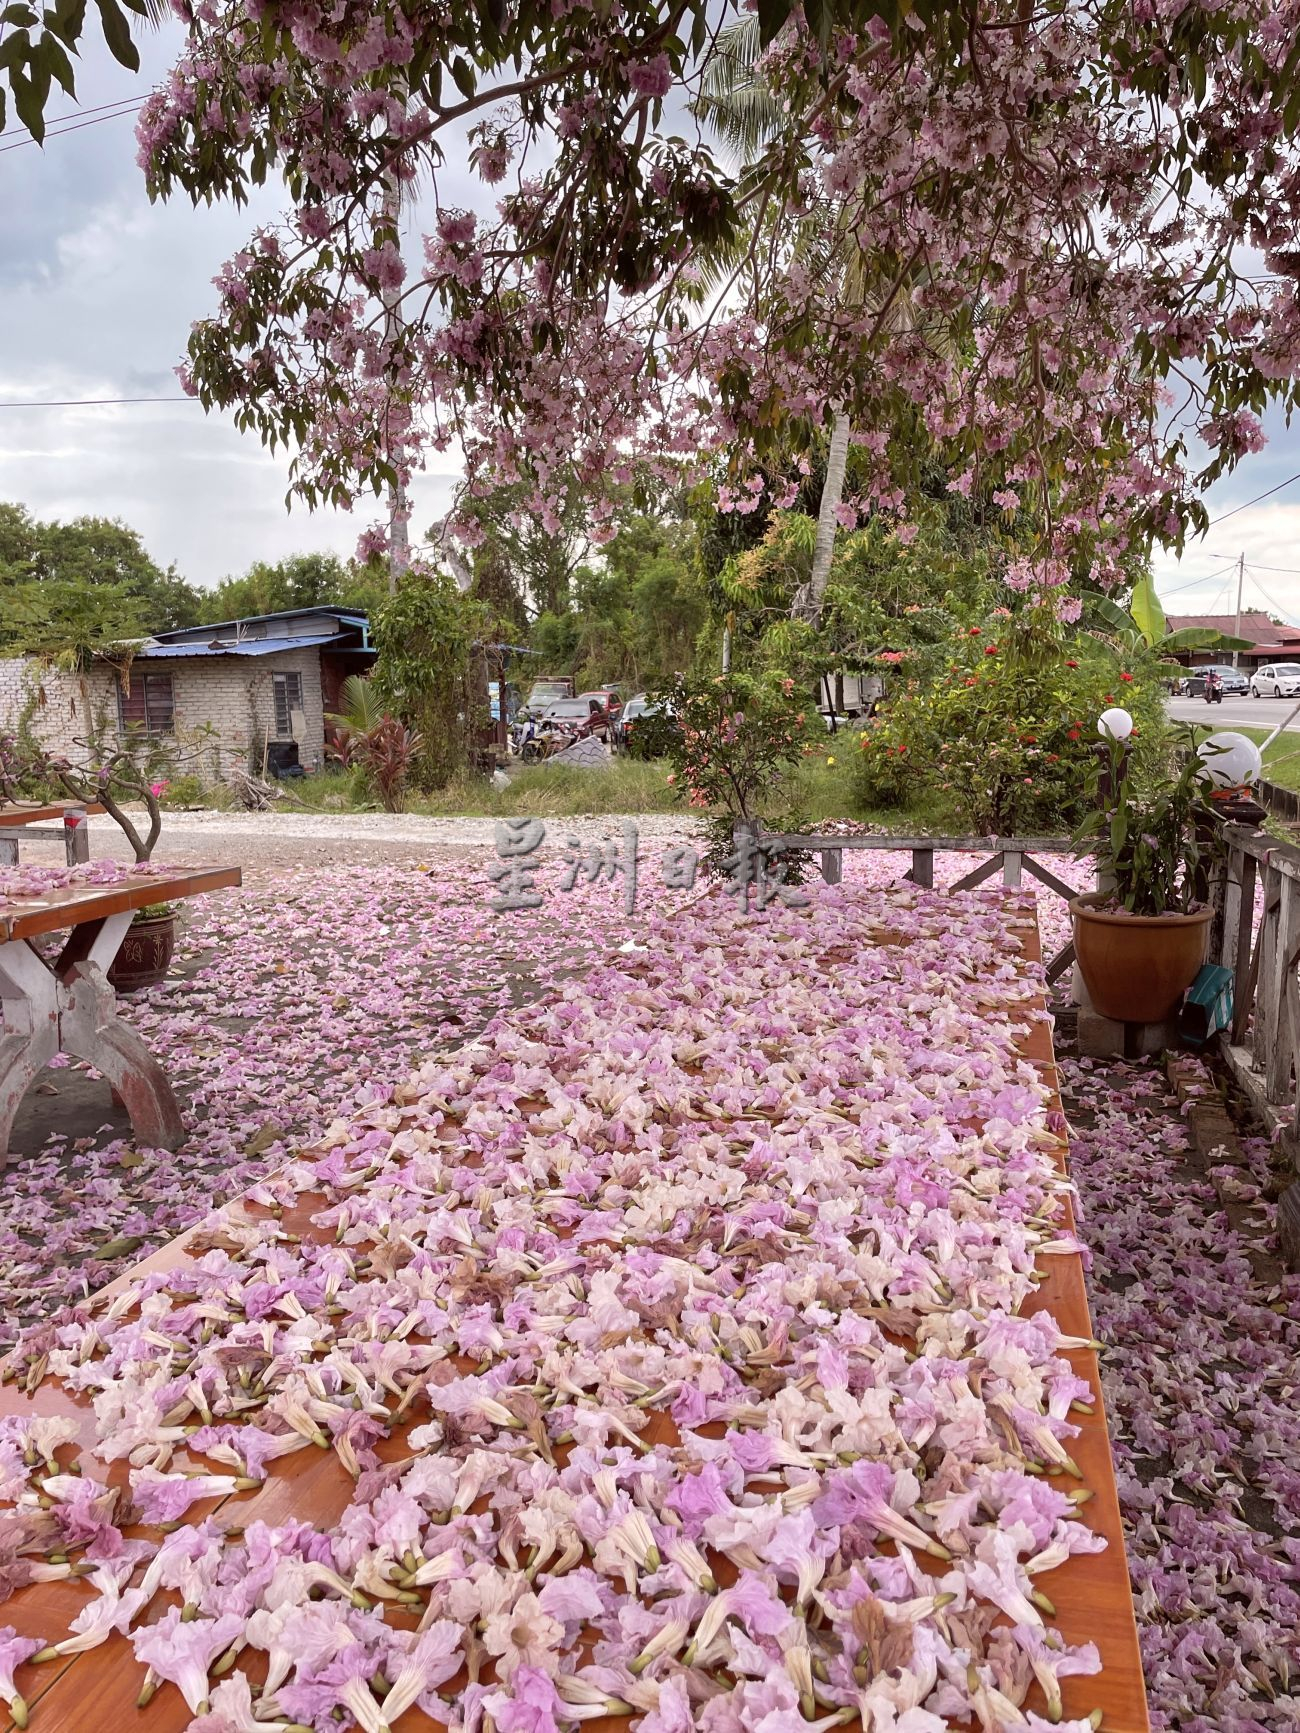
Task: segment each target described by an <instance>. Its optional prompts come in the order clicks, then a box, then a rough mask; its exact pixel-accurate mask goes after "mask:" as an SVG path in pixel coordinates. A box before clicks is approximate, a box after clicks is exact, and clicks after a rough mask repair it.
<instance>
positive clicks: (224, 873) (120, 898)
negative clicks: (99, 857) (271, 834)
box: [0, 867, 240, 941]
mask: <svg viewBox="0 0 1300 1733" xmlns="http://www.w3.org/2000/svg"><path fill="white" fill-rule="evenodd" d="M239 881H240V869H239V868H238V867H176V868H175V869H174V870H170V871H166V872H157V873H138V874H135V875H133V876H131V877H128V878H124V879H121V880H119V881H118V882H117V883H115V884H110V885H93V884H79V885H65V886H64V887H63V888H62V889H60V890H50V891H45V892H44V893H42V895H40V896H39V897H11V898H8V899H6V898H5V897H3V896H0V941H4V940H9V939H35V938H38V937H39V936H40V934H42V933H57V932H59V931H61V930H62V929H63V928H64V927H75V926H80V925H81V924H82V922H83V921H101V920H103V919H105V918H106V916H108V915H122V914H126V913H127V912H128V910H131V909H143V908H147V907H148V906H149V905H150V904H151V903H174V902H179V901H180V900H181V898H182V897H197V896H201V895H202V894H203V892H204V891H224V890H229V889H231V888H232V887H233V886H236V885H238V884H239Z"/></svg>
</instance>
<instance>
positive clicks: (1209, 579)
mask: <svg viewBox="0 0 1300 1733" xmlns="http://www.w3.org/2000/svg"><path fill="white" fill-rule="evenodd" d="M1214 557H1215V559H1218V558H1219V555H1218V554H1216V555H1215V556H1214ZM1236 563H1237V562H1236V560H1233V562H1232V565H1234V566H1235V565H1236ZM1230 569H1231V568H1230V567H1229V566H1220V567H1219V569H1218V571H1217V572H1205V573H1203V574H1202V576H1201V577H1199V578H1190V579H1189V580H1188V582H1187V583H1185V584H1176V585H1175V586H1174V588H1173V589H1172V590H1166V591H1165V592H1164V594H1165V595H1166V596H1178V595H1181V594H1182V592H1183V591H1184V590H1194V589H1195V588H1196V587H1197V585H1198V584H1212V583H1213V582H1214V580H1215V579H1216V578H1221V577H1222V576H1223V574H1224V573H1225V572H1226V571H1229V570H1230ZM1163 599H1164V598H1163V597H1162V598H1161V600H1163Z"/></svg>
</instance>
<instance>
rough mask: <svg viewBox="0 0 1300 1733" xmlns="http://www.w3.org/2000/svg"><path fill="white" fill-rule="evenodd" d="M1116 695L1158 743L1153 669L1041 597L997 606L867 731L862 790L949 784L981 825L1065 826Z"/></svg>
mask: <svg viewBox="0 0 1300 1733" xmlns="http://www.w3.org/2000/svg"><path fill="white" fill-rule="evenodd" d="M1116 703H1119V704H1122V705H1123V706H1124V707H1125V708H1126V709H1129V710H1130V711H1132V713H1133V715H1134V718H1135V721H1136V722H1137V723H1138V741H1139V745H1140V750H1141V751H1142V752H1144V753H1148V752H1151V751H1155V752H1159V750H1160V745H1161V739H1162V736H1163V709H1162V706H1161V703H1160V694H1159V688H1158V683H1157V682H1156V681H1155V680H1154V679H1153V678H1152V677H1151V675H1150V670H1149V669H1147V668H1146V667H1145V666H1143V667H1141V668H1139V670H1138V672H1137V673H1136V674H1134V672H1133V671H1132V670H1131V669H1127V668H1121V667H1118V666H1117V665H1116V664H1115V662H1114V660H1113V658H1112V657H1110V656H1109V655H1108V653H1107V652H1106V651H1105V649H1104V648H1103V647H1101V646H1099V645H1097V644H1096V643H1095V641H1093V640H1091V639H1089V638H1087V637H1085V636H1082V635H1078V634H1071V633H1068V632H1067V631H1066V630H1065V629H1064V628H1062V627H1061V626H1060V625H1059V624H1058V623H1057V622H1056V620H1055V619H1054V617H1053V616H1052V614H1051V613H1050V610H1049V609H1048V608H1046V607H1044V606H1031V605H1024V606H1022V607H1021V608H1020V609H1019V611H1018V612H1015V613H1012V612H1010V611H1009V610H1006V609H1002V610H998V611H997V612H996V613H995V615H993V616H991V617H990V618H989V619H988V620H987V621H986V622H985V623H984V624H982V625H972V626H966V627H963V628H961V629H960V631H959V632H958V634H957V635H956V637H955V638H954V639H953V641H952V644H951V655H950V658H949V660H948V663H947V666H946V668H945V669H944V670H943V671H942V672H940V673H939V674H938V675H937V676H935V677H934V678H933V679H930V680H928V681H924V682H921V681H911V682H909V683H908V684H907V685H906V686H904V687H903V689H902V690H901V691H900V692H899V693H898V694H897V695H896V696H895V697H894V698H893V700H892V701H891V702H890V703H889V705H888V706H887V708H886V709H885V710H884V711H883V713H882V715H881V716H880V718H879V720H878V721H876V722H875V723H873V725H872V726H871V727H869V728H868V729H866V730H865V731H864V733H863V735H862V739H861V742H860V744H859V747H858V749H857V750H858V762H857V765H856V767H855V773H854V779H853V782H854V792H855V795H856V797H857V799H858V800H859V801H860V802H861V803H862V804H863V805H866V806H877V807H887V806H891V805H893V806H899V805H903V804H905V803H906V804H911V802H912V801H913V800H915V799H916V798H917V797H918V796H919V795H922V794H925V793H929V794H938V795H942V796H944V797H946V799H948V800H950V801H951V803H952V805H953V807H954V808H955V810H956V812H957V814H958V815H959V818H960V822H961V825H962V827H963V828H964V829H967V830H969V831H970V832H972V833H973V834H976V835H997V836H1033V835H1046V834H1054V833H1059V832H1060V831H1061V830H1063V829H1070V828H1072V827H1073V826H1074V825H1075V824H1077V823H1078V822H1079V820H1080V818H1081V817H1082V816H1083V813H1084V812H1085V810H1086V809H1087V804H1088V799H1089V796H1088V792H1087V791H1088V786H1089V780H1090V775H1091V771H1092V769H1093V766H1094V763H1095V749H1096V746H1097V744H1098V736H1097V717H1098V716H1099V714H1100V713H1101V712H1102V711H1103V710H1105V709H1107V708H1108V707H1109V706H1111V705H1113V704H1116Z"/></svg>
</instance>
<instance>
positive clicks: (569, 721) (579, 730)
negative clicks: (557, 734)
mask: <svg viewBox="0 0 1300 1733" xmlns="http://www.w3.org/2000/svg"><path fill="white" fill-rule="evenodd" d="M542 721H543V722H544V723H559V724H560V725H561V726H562V727H564V728H568V729H570V730H571V731H572V733H573V737H574V739H575V740H583V739H585V738H586V737H587V735H589V734H595V735H598V736H599V737H600V739H602V740H608V739H609V730H610V716H609V711H608V710H607V709H606V708H605V706H604V705H603V704H602V703H601V701H600V699H599V698H561V699H559V700H558V702H556V703H554V704H548V705H547V706H546V708H545V710H543V712H542Z"/></svg>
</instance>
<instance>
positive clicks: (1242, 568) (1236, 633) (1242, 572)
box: [1232, 553, 1246, 668]
mask: <svg viewBox="0 0 1300 1733" xmlns="http://www.w3.org/2000/svg"><path fill="white" fill-rule="evenodd" d="M1245 580H1246V556H1245V554H1244V553H1241V554H1238V555H1237V619H1236V623H1235V624H1234V626H1233V628H1232V635H1233V637H1234V638H1240V636H1241V586H1242V584H1243V583H1244V582H1245ZM1232 665H1233V667H1234V668H1237V667H1240V665H1241V651H1240V650H1234V651H1233V652H1232Z"/></svg>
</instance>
